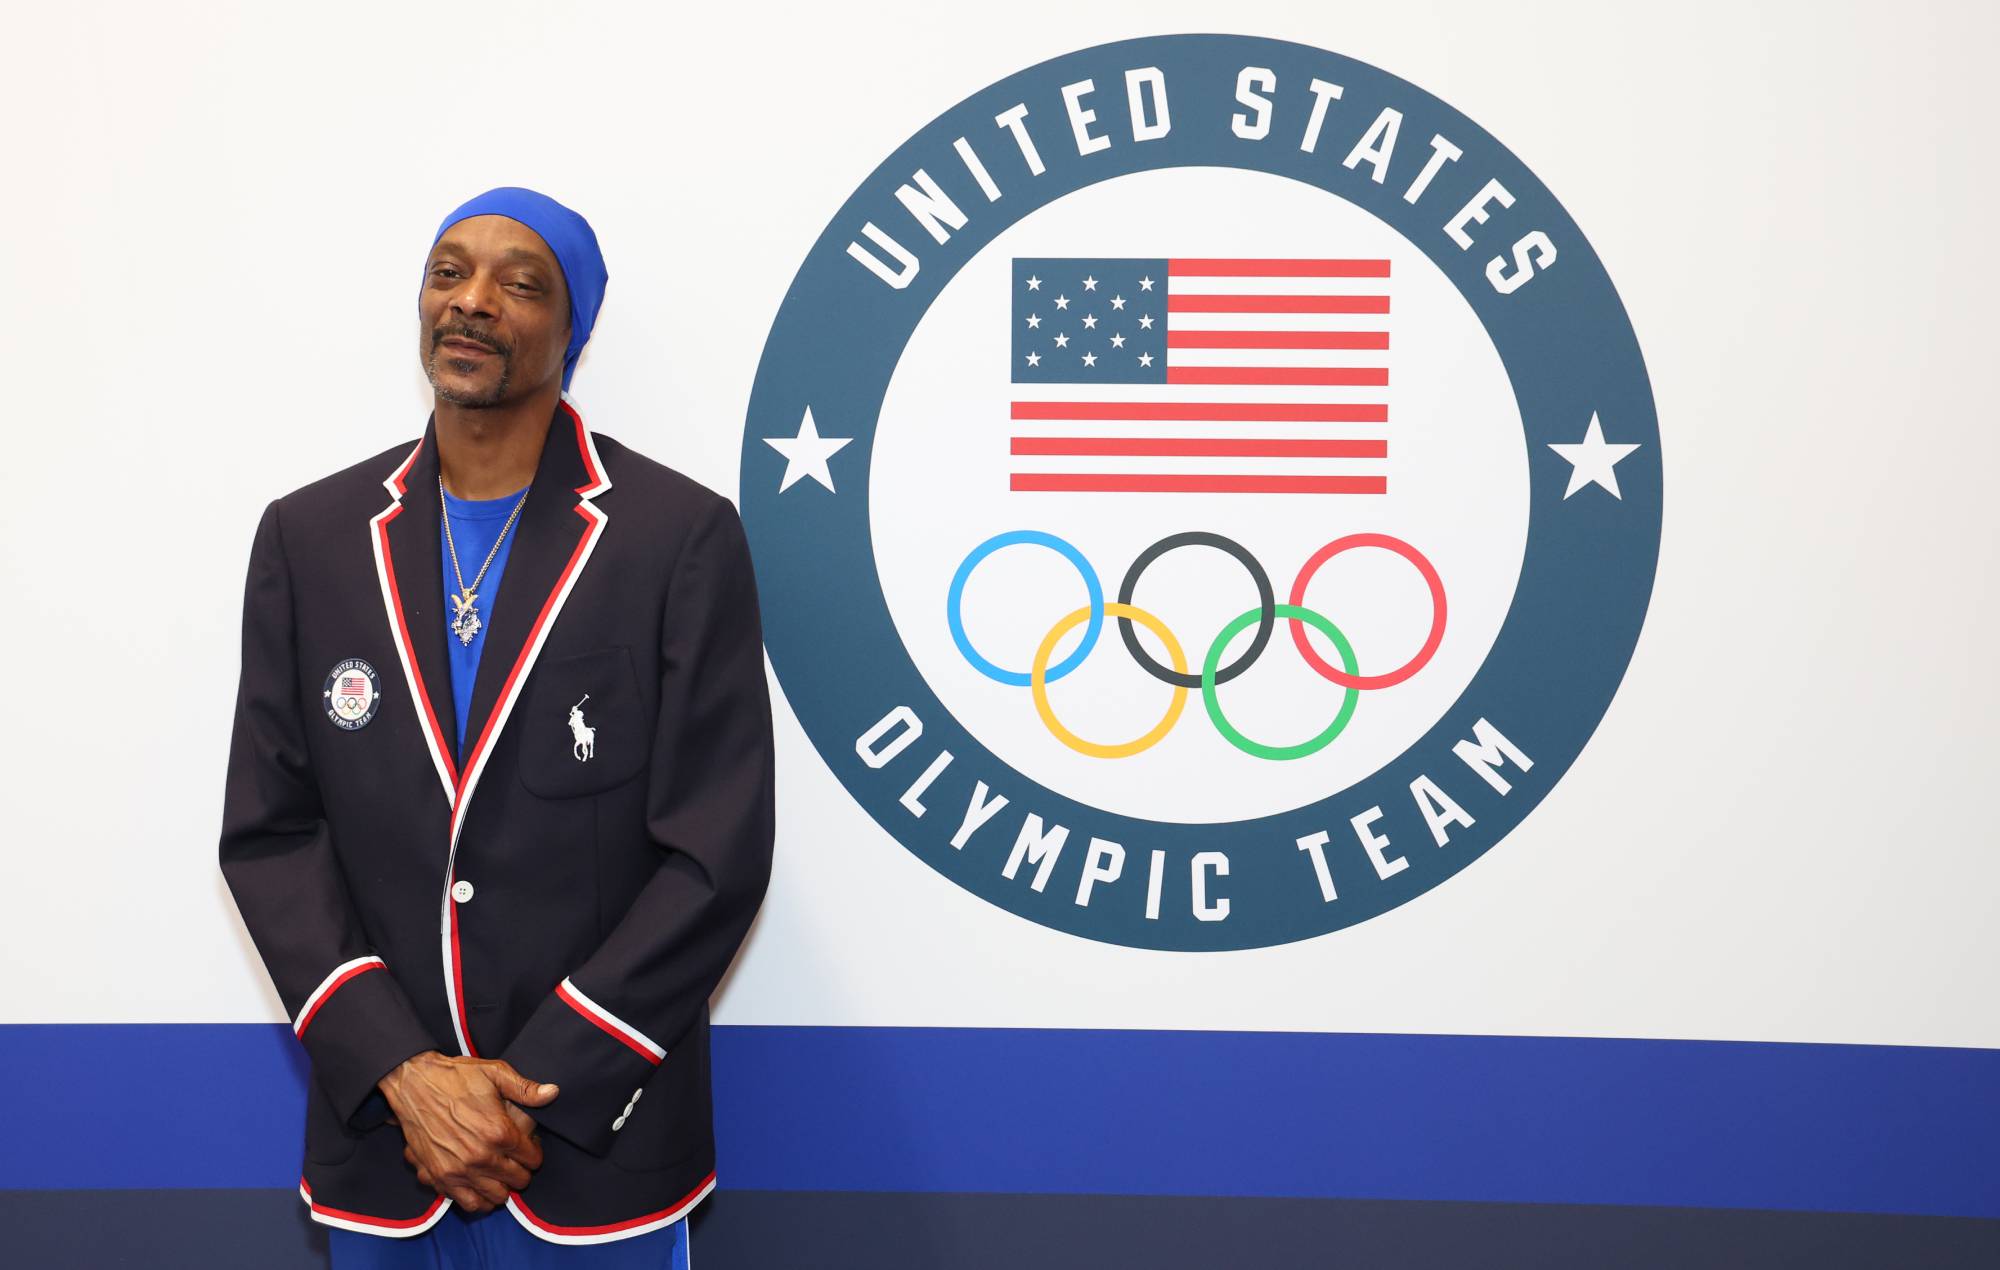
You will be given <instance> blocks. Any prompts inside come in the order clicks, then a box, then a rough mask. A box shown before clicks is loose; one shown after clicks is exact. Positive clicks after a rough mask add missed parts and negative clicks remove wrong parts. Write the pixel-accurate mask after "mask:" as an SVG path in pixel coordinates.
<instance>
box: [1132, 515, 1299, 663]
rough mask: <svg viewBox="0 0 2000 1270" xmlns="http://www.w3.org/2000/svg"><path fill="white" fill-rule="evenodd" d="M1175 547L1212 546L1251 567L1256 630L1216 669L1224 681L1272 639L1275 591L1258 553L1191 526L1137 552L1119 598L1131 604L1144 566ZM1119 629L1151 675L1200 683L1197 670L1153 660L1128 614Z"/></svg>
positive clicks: (1275, 612) (1256, 657) (1275, 611)
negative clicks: (1183, 670)
mask: <svg viewBox="0 0 2000 1270" xmlns="http://www.w3.org/2000/svg"><path fill="white" fill-rule="evenodd" d="M1176 547H1213V548H1215V549H1216V550H1217V551H1221V552H1225V553H1227V554H1228V555H1231V556H1234V557H1235V558H1236V562H1237V563H1238V564H1241V565H1242V566H1243V567H1244V568H1245V569H1248V570H1249V571H1250V578H1251V580H1252V581H1254V582H1255V583H1256V584H1257V633H1256V634H1255V635H1253V636H1251V638H1250V647H1248V648H1246V649H1244V650H1243V654H1242V656H1240V657H1238V658H1237V659H1236V660H1235V661H1233V662H1231V663H1229V664H1228V665H1227V666H1224V667H1223V668H1222V669H1220V670H1218V671H1216V672H1215V682H1217V683H1219V684H1226V683H1228V682H1229V681H1230V680H1232V679H1234V678H1236V676H1238V675H1240V674H1242V673H1243V672H1244V671H1246V670H1248V669H1250V667H1251V666H1252V665H1253V664H1254V663H1255V662H1256V660H1257V659H1258V658H1259V657H1261V656H1263V653H1264V645H1266V644H1268V643H1270V642H1271V631H1272V629H1273V628H1274V627H1275V626H1276V625H1277V618H1278V601H1277V596H1276V594H1275V593H1274V592H1273V591H1272V590H1271V578H1270V575H1269V574H1267V573H1265V572H1264V566H1263V565H1261V564H1259V563H1258V562H1257V557H1255V556H1253V555H1251V554H1250V551H1249V549H1248V548H1247V547H1245V546H1244V545H1243V544H1242V543H1240V542H1236V541H1235V540H1233V539H1229V538H1224V537H1223V536H1222V535H1221V534H1211V533H1204V532H1203V531H1201V530H1199V529H1191V530H1189V531H1188V532H1186V533H1180V534H1170V535H1168V536H1167V537H1165V538H1162V539H1160V540H1159V541H1158V542H1156V543H1154V544H1153V545H1152V546H1150V547H1148V548H1146V549H1145V550H1144V551H1142V552H1140V553H1139V558H1138V559H1137V560H1134V561H1133V562H1132V567H1131V568H1129V569H1127V570H1126V571H1125V581H1124V582H1122V583H1120V584H1119V587H1118V602H1119V603H1120V604H1126V605H1129V604H1131V603H1132V592H1133V590H1134V589H1136V588H1137V587H1138V585H1139V575H1140V574H1142V573H1144V572H1145V571H1146V566H1147V565H1150V564H1151V563H1153V561H1155V560H1157V559H1159V558H1160V557H1161V556H1164V555H1166V554H1167V553H1168V552H1169V551H1172V550H1174V549H1175V548H1176ZM1118 633H1119V635H1121V636H1123V637H1124V640H1125V648H1126V650H1127V651H1129V652H1130V653H1131V654H1132V658H1133V660H1134V661H1137V662H1138V663H1139V665H1140V667H1141V668H1142V669H1144V670H1145V672H1146V673H1147V674H1149V675H1151V676H1152V677H1153V678H1155V679H1157V680H1159V681H1160V682H1162V683H1169V684H1173V685H1175V686H1176V687H1180V688H1199V687H1201V675H1200V673H1199V672H1195V673H1187V674H1183V673H1181V672H1180V671H1176V670H1172V669H1169V668H1168V667H1166V666H1162V665H1161V664H1160V663H1158V662H1156V661H1154V660H1153V658H1152V655H1151V654H1149V653H1148V652H1147V651H1146V650H1145V649H1144V648H1142V647H1140V645H1139V633H1138V632H1137V631H1135V630H1133V629H1132V619H1131V618H1129V617H1121V618H1119V619H1118Z"/></svg>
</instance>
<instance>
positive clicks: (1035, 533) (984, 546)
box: [944, 529, 1104, 688]
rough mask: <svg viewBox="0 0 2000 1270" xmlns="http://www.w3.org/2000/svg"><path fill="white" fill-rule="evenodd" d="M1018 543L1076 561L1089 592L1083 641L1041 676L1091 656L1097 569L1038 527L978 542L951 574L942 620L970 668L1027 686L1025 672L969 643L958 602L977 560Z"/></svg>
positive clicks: (1099, 606)
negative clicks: (998, 661) (989, 657)
mask: <svg viewBox="0 0 2000 1270" xmlns="http://www.w3.org/2000/svg"><path fill="white" fill-rule="evenodd" d="M1021 543H1027V544H1030V545H1032V546H1037V547H1047V548H1048V549H1049V550H1051V551H1054V552H1056V553H1057V554H1059V555H1061V556H1062V557H1063V558H1064V559H1065V560H1067V561H1069V562H1070V563H1071V564H1073V565H1075V566H1076V571H1077V572H1078V573H1080V574H1082V575H1083V585H1084V588H1085V589H1086V590H1087V591H1089V593H1090V624H1089V625H1088V626H1086V627H1084V630H1083V642H1082V643H1081V644H1078V645H1077V646H1076V651H1074V652H1072V653H1071V654H1070V655H1069V656H1067V657H1065V658H1063V659H1062V660H1061V661H1060V662H1058V663H1056V664H1055V665H1054V666H1051V667H1050V668H1049V673H1048V674H1047V675H1046V676H1045V677H1044V678H1045V680H1046V682H1048V683H1054V682H1055V681H1056V680H1058V679H1061V678H1062V677H1063V676H1064V675H1067V674H1068V673H1069V672H1070V671H1072V670H1075V669H1076V668H1077V667H1078V666H1081V665H1083V659H1084V658H1086V657H1088V656H1090V650H1091V649H1092V648H1095V647H1096V646H1097V636H1098V635H1099V633H1100V632H1102V631H1103V629H1104V588H1103V586H1101V585H1100V584H1099V583H1098V581H1097V570H1095V569H1093V568H1091V567H1090V561H1088V560H1086V559H1084V558H1083V553H1082V552H1081V551H1078V550H1077V549H1076V548H1075V547H1073V546H1071V545H1070V544H1069V543H1067V542H1065V541H1063V540H1062V539H1061V538H1058V537H1056V536H1055V535H1054V534H1050V533H1043V532H1042V531H1041V530H1039V529H1015V530H1011V531H1009V532H1008V533H1004V534H995V535H994V536H993V537H991V538H988V539H987V540H986V541H985V542H982V543H980V544H979V545H978V546H977V547H974V548H973V549H972V552H971V554H970V555H968V556H966V557H965V561H964V563H962V564H960V565H959V566H958V572H957V573H955V574H953V575H952V578H951V591H950V593H949V594H948V595H946V596H945V602H944V613H945V620H946V621H947V622H949V623H950V624H951V639H952V642H953V643H954V644H957V645H958V651H959V652H961V653H963V654H964V655H965V660H967V661H969V662H971V663H972V666H973V669H975V670H977V671H978V672H979V673H980V674H982V675H985V676H986V677H987V678H988V679H994V680H998V681H999V682H1000V683H1003V684H1006V685H1008V686H1009V687H1013V688H1026V687H1027V686H1028V685H1029V682H1030V680H1029V675H1028V672H1027V671H1025V670H1006V669H1004V668H1002V667H999V666H996V665H994V664H993V663H992V662H990V661H988V660H986V658H984V657H982V656H981V655H980V653H979V650H978V649H976V648H974V647H973V646H972V638H971V637H970V636H969V635H967V634H966V633H965V619H964V615H963V614H962V613H961V612H960V606H961V604H962V603H963V601H964V599H965V583H966V580H967V579H968V578H970V577H971V576H972V571H973V570H974V569H976V568H978V567H979V562H980V561H981V560H984V559H985V558H986V557H988V556H990V555H992V554H993V553H994V552H996V551H998V550H1000V549H1001V548H1002V547H1012V546H1016V545H1018V544H1021Z"/></svg>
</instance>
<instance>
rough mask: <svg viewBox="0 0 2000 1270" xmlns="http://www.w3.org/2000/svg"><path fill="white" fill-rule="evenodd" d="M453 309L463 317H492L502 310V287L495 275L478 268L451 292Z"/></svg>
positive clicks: (453, 311) (454, 312) (458, 315)
mask: <svg viewBox="0 0 2000 1270" xmlns="http://www.w3.org/2000/svg"><path fill="white" fill-rule="evenodd" d="M451 311H452V313H453V314H454V315H455V316H457V317H462V318H491V317H495V316H497V315H498V314H499V311H500V287H499V284H498V282H497V281H496V280H495V279H494V277H493V275H492V274H490V273H487V272H486V271H485V270H483V269H482V270H478V271H476V272H474V273H473V275H472V276H471V277H469V278H467V279H466V280H465V281H464V282H463V283H462V284H460V285H459V287H458V288H457V289H456V290H454V291H453V292H452V293H451Z"/></svg>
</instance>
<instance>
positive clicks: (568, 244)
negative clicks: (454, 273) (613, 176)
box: [419, 185, 609, 392]
mask: <svg viewBox="0 0 2000 1270" xmlns="http://www.w3.org/2000/svg"><path fill="white" fill-rule="evenodd" d="M474 216H505V217H506V218H507V219H509V220H514V221H519V222H520V223H521V224H523V225H526V226H527V227H528V228H529V229H532V230H534V231H535V232H536V233H537V234H540V235H541V237H542V241H543V242H545V243H547V244H548V245H549V250H550V251H552V252H554V253H555V257H556V263H557V264H558V265H561V266H562V271H563V282H564V283H565V284H566V285H567V286H568V287H569V348H568V349H567V350H566V351H565V352H564V353H563V379H562V382H563V391H564V392H567V391H569V381H570V377H571V376H573V375H575V374H576V359H577V358H579V357H582V356H583V346H584V345H585V344H588V343H589V342H590V328H591V327H592V326H594V325H596V323H597V310H598V307H599V306H600V305H602V304H603V303H604V284H605V282H606V280H607V279H608V277H609V275H608V274H606V273H605V271H604V253H603V252H601V251H599V250H598V249H597V235H596V234H595V233H594V232H592V230H591V228H590V222H589V221H587V220H585V219H584V218H583V217H581V216H579V215H577V214H576V213H575V212H573V211H571V210H570V209H569V208H567V207H564V206H563V205H562V204H561V203H558V202H556V201H555V200H554V199H552V198H550V197H549V196H548V195H546V194H537V193H536V192H535V191H533V190H524V189H521V188H520V187H519V186H514V185H503V186H501V187H500V188H499V189H497V190H488V191H486V192H485V193H484V194H481V195H479V196H478V197H477V198H473V199H470V200H468V201H466V202H464V203H462V204H460V205H459V206H458V207H456V208H454V209H453V210H452V213H451V215H449V216H447V217H445V218H444V223H443V224H441V225H439V226H438V231H437V233H436V234H435V235H433V236H432V238H431V246H433V247H435V246H437V243H438V239H440V238H443V237H444V231H445V230H447V229H450V228H451V227H452V226H453V225H456V224H458V222H460V221H462V220H468V219H470V218H472V217H474ZM421 285H422V284H419V286H420V287H421Z"/></svg>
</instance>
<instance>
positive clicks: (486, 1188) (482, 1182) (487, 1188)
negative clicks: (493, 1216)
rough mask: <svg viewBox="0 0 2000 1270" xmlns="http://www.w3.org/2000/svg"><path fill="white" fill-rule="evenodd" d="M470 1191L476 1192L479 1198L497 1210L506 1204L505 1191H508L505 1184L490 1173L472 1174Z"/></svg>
mask: <svg viewBox="0 0 2000 1270" xmlns="http://www.w3.org/2000/svg"><path fill="white" fill-rule="evenodd" d="M472 1189H473V1190H475V1191H477V1192H478V1193H479V1197H480V1198H481V1199H483V1200H485V1201H486V1202H487V1203H488V1204H490V1205H492V1206H493V1207H494V1208H498V1207H500V1206H501V1205H502V1204H505V1203H506V1202H507V1191H508V1189H509V1188H508V1186H507V1184H506V1183H505V1182H502V1181H501V1180H500V1179H499V1178H497V1177H494V1176H493V1175H492V1174H490V1173H474V1174H473V1175H472Z"/></svg>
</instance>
